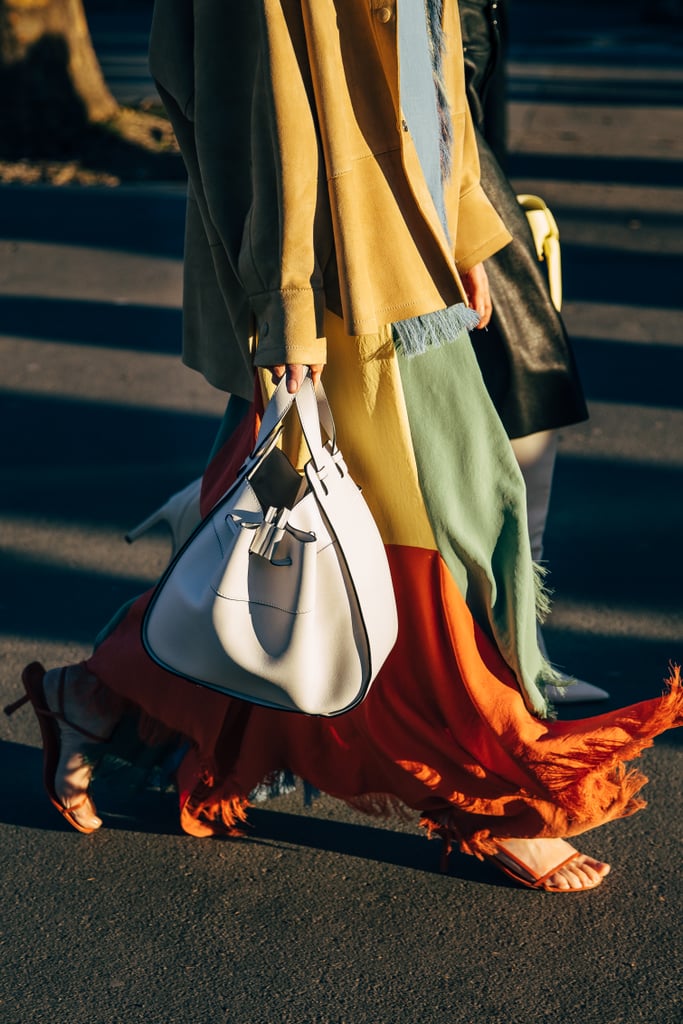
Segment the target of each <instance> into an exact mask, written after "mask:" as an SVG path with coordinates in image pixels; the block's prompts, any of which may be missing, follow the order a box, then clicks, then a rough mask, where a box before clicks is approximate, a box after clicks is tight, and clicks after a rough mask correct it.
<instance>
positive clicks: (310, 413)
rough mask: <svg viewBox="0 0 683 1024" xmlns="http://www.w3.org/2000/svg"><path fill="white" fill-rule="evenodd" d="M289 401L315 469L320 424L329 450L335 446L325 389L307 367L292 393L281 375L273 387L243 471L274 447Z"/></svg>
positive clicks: (330, 411)
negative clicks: (297, 388) (330, 445)
mask: <svg viewBox="0 0 683 1024" xmlns="http://www.w3.org/2000/svg"><path fill="white" fill-rule="evenodd" d="M292 405H294V406H295V408H296V411H297V414H298V416H299V421H300V423H301V429H302V431H303V434H304V438H305V439H306V444H307V446H308V450H309V452H310V453H311V458H312V460H313V464H314V465H315V467H316V469H318V470H319V469H320V463H321V460H320V455H319V453H321V452H322V447H323V444H322V434H321V428H322V430H324V431H325V433H326V434H327V436H328V437H329V439H330V441H331V444H332V451H333V452H335V451H336V450H337V441H336V429H335V426H334V419H333V417H332V410H331V409H330V405H329V402H328V401H327V395H326V394H325V389H324V388H323V386H322V384H321V383H320V381H318V383H317V384H316V385H314V384H313V379H312V377H311V374H310V370H309V371H308V372H307V374H306V376H305V377H304V379H303V381H302V382H301V386H300V387H299V390H298V391H297V392H296V394H293V395H292V394H290V393H289V392H288V391H287V384H286V380H285V378H284V377H283V378H282V380H281V381H280V383H279V384H278V385H277V387H276V388H275V391H274V392H273V394H272V396H271V399H270V401H269V402H268V405H267V406H266V408H265V410H264V413H263V418H262V420H261V427H260V429H259V432H258V435H257V437H256V443H255V445H254V449H253V451H252V453H251V455H250V456H249V458H248V459H247V472H248V468H249V467H250V466H251V465H252V464H253V463H255V462H260V461H261V460H262V459H263V457H264V455H266V454H267V453H268V451H269V450H270V449H271V448H273V447H274V445H275V444H276V442H277V439H278V437H279V436H280V434H281V432H282V430H283V427H284V419H285V416H286V415H287V413H288V412H289V410H290V409H291V408H292Z"/></svg>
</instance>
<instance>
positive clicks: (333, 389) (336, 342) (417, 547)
mask: <svg viewBox="0 0 683 1024" xmlns="http://www.w3.org/2000/svg"><path fill="white" fill-rule="evenodd" d="M328 344H329V350H330V363H329V365H328V369H327V370H326V373H325V384H326V389H327V392H328V396H329V398H330V402H331V405H332V409H333V412H334V414H335V419H336V422H337V428H338V434H339V438H340V443H341V447H342V450H343V451H344V453H345V456H346V458H347V461H348V463H349V468H350V470H351V473H352V475H353V476H354V478H355V479H356V480H357V481H358V482H359V483H361V484H362V486H363V490H364V494H365V497H366V499H367V500H368V503H369V504H370V506H371V508H372V510H373V513H374V515H375V518H376V520H377V522H378V525H379V527H380V531H381V532H382V536H383V538H384V540H385V544H386V546H387V553H388V557H389V562H390V566H391V571H392V577H393V581H394V588H395V592H396V599H397V605H398V615H399V637H398V641H397V644H396V646H395V648H394V650H393V651H392V653H391V655H390V657H389V659H388V660H387V662H386V663H385V665H384V666H383V668H382V669H381V671H380V673H379V675H378V677H377V679H376V681H375V683H374V684H373V687H372V689H371V691H370V693H369V695H368V697H367V698H366V700H365V701H364V702H363V703H362V704H361V705H360V706H358V707H356V708H354V709H353V710H352V711H350V712H348V713H346V714H344V715H341V716H339V717H336V718H334V719H325V718H314V717H308V716H304V715H299V714H295V713H289V712H279V711H274V710H271V709H268V708H262V707H258V706H253V705H249V704H247V703H245V702H242V701H239V700H235V699H231V698H229V697H224V696H222V695H220V694H218V693H216V692H214V691H212V690H209V689H205V688H203V687H200V686H197V685H195V684H191V683H189V682H188V681H187V680H184V679H182V678H179V677H176V676H173V675H170V674H169V673H166V672H164V671H163V670H162V669H161V668H159V667H158V666H157V665H156V664H154V663H153V662H152V661H151V660H150V659H149V657H148V656H147V655H146V653H145V652H144V649H143V647H142V644H141V640H140V635H141V622H142V617H143V614H144V611H145V608H146V606H147V603H148V601H149V597H150V594H149V593H148V594H145V595H143V596H142V597H140V598H139V599H138V600H137V601H136V602H135V603H134V604H133V606H132V607H131V609H130V610H129V612H128V614H127V615H126V617H125V618H124V619H123V621H122V622H121V623H120V624H119V626H118V627H117V628H116V629H115V630H114V631H113V632H112V633H111V634H110V635H109V637H107V639H106V640H104V642H103V643H102V644H101V645H100V646H99V647H98V648H97V650H96V651H95V653H94V654H93V656H92V657H91V658H90V660H89V661H88V663H87V665H88V668H89V669H90V670H91V671H92V672H94V673H95V674H96V675H97V676H98V678H99V679H100V681H101V683H102V684H103V685H104V686H105V687H106V688H107V689H109V690H110V691H112V692H113V694H115V695H116V696H117V697H118V698H120V699H122V700H123V701H124V702H126V703H127V704H128V705H130V706H132V707H133V708H134V709H135V710H136V711H137V712H138V714H139V719H140V730H141V735H142V736H143V738H144V737H147V738H148V739H149V741H150V742H153V741H155V740H158V739H159V738H161V737H162V735H164V734H166V735H167V734H168V732H169V731H170V732H172V733H176V734H180V735H182V736H184V737H185V738H186V739H187V740H188V741H189V746H188V751H187V753H186V755H185V756H184V759H183V761H182V763H181V765H180V767H179V770H178V786H179V790H180V793H181V824H182V827H183V829H184V830H185V831H186V832H189V833H191V834H192V835H197V836H207V835H215V834H221V833H223V834H225V833H232V834H235V833H236V832H238V831H239V824H240V822H242V821H244V820H245V818H246V814H247V809H248V806H249V794H250V793H252V792H253V791H254V790H255V789H257V787H259V786H260V785H261V784H262V783H264V782H268V780H269V779H272V778H274V777H275V776H276V775H277V774H278V773H279V772H282V771H287V772H291V773H293V774H295V775H297V776H299V777H301V778H303V779H305V780H307V781H308V782H309V783H310V784H311V785H313V786H315V787H316V788H318V789H319V790H321V791H323V792H325V793H328V794H330V795H332V796H334V797H338V798H339V799H341V800H344V801H346V802H347V803H349V804H351V805H353V806H354V807H356V808H359V809H361V810H365V811H368V812H369V813H388V812H390V811H391V810H392V809H394V808H396V809H397V808H399V807H401V808H406V807H407V808H411V809H413V810H414V811H416V812H417V813H418V815H419V817H420V820H421V822H422V824H423V825H424V826H425V827H426V828H427V829H428V830H429V831H431V832H436V833H438V834H440V835H442V836H443V837H444V838H445V839H446V840H448V841H451V840H452V841H456V842H457V843H458V844H459V845H460V847H461V849H462V850H463V851H465V852H471V853H475V854H481V853H485V852H493V849H494V848H493V845H492V839H493V838H495V837H506V836H508V837H510V836H517V837H538V836H562V837H568V836H573V835H577V834H579V833H581V832H585V831H587V830H588V829H591V828H594V827H596V826H597V825H600V824H602V823H603V822H605V821H609V820H611V819H614V818H619V817H624V816H626V815H629V814H632V813H633V812H634V811H636V810H638V809H639V808H641V807H642V806H644V801H642V800H641V799H640V798H639V797H638V795H637V794H638V792H639V791H640V789H641V788H642V786H643V785H644V783H645V782H646V779H645V778H644V776H643V775H642V774H640V773H639V772H637V771H634V770H627V768H626V767H625V765H626V762H628V761H630V760H632V759H634V758H636V757H637V756H638V755H639V754H640V753H641V751H642V750H643V749H644V748H646V747H648V746H650V745H651V744H652V741H653V739H654V737H655V736H656V735H658V734H659V733H661V732H663V731H665V730H666V729H669V728H672V727H673V726H676V725H681V724H683V688H682V686H681V679H680V672H679V670H678V669H675V670H674V671H672V676H671V679H670V681H669V686H668V690H667V692H666V693H665V694H664V695H663V696H662V697H660V698H658V699H654V700H648V701H644V702H642V703H640V704H636V705H633V706H632V707H628V708H625V709H622V710H618V711H612V712H608V713H606V714H602V715H599V716H596V717H593V718H588V719H583V720H580V721H571V722H559V721H553V720H550V719H548V718H542V717H539V715H538V714H534V713H533V712H532V711H531V710H529V706H530V704H532V705H533V703H534V701H533V694H532V697H531V698H530V696H529V693H528V692H525V690H524V687H523V686H521V685H520V683H519V682H518V680H519V678H520V671H519V668H518V666H517V671H516V672H515V671H513V668H511V667H510V664H511V663H514V658H512V657H510V656H509V655H508V656H507V657H506V656H504V654H503V653H502V652H503V651H505V650H506V643H507V650H508V651H509V650H510V649H511V648H514V649H516V648H517V647H519V648H523V647H524V643H525V642H527V644H528V636H527V638H526V641H525V639H524V637H522V636H517V634H516V633H515V630H516V631H517V633H520V632H521V631H523V630H524V629H526V631H527V634H528V632H529V630H530V629H531V628H534V629H535V627H534V626H533V624H531V625H527V626H525V614H524V609H522V613H521V614H517V613H518V611H519V609H518V605H519V604H520V603H524V602H525V601H526V602H527V604H528V603H530V604H531V605H533V601H534V598H533V595H530V594H525V593H520V586H519V581H518V580H516V581H515V580H513V581H509V580H505V579H497V578H496V574H495V572H493V574H489V575H488V576H487V574H486V573H485V572H482V571H481V566H479V565H477V564H474V563H476V558H475V556H474V555H470V554H468V550H467V544H465V543H464V542H463V543H459V542H458V538H453V544H452V545H451V546H450V548H449V551H448V552H446V551H445V550H444V547H445V545H444V542H443V540H442V537H443V529H444V527H443V523H444V521H445V518H444V515H442V514H441V513H440V512H439V510H438V509H436V510H434V509H432V508H430V502H433V503H434V504H435V505H437V504H438V502H439V501H440V500H442V499H441V498H440V487H441V484H442V481H441V480H440V478H439V477H438V467H437V470H436V473H437V476H436V477H434V471H433V467H432V469H430V467H429V466H428V465H426V462H428V461H429V459H428V455H425V452H426V451H427V452H428V451H429V446H428V445H425V442H424V438H422V440H421V441H420V442H419V443H417V444H416V443H414V442H415V439H416V437H417V435H418V433H419V431H420V429H422V428H423V427H424V420H425V416H426V415H427V413H426V411H425V410H426V409H427V407H428V406H429V407H431V406H434V407H438V406H439V402H438V401H434V402H430V401H429V397H428V398H427V402H426V404H425V398H424V395H425V393H427V396H429V388H430V387H432V388H437V387H438V388H439V389H441V391H443V388H444V387H448V386H451V387H452V388H453V395H452V403H451V405H452V409H453V416H452V421H451V422H449V423H447V424H443V422H440V423H439V424H433V423H432V424H431V426H432V428H433V433H434V446H435V449H436V450H437V451H439V450H440V456H441V458H443V457H444V451H443V446H444V444H445V443H450V444H452V445H453V446H463V445H469V447H470V449H471V448H472V447H473V441H472V436H473V435H472V424H471V422H469V423H468V424H463V423H461V422H460V420H461V418H462V407H465V406H466V402H465V401H464V399H463V403H462V407H461V405H460V403H459V401H458V397H459V396H458V388H463V387H464V388H466V389H467V391H468V396H467V397H468V399H469V400H470V401H473V400H474V401H476V402H477V403H479V402H481V403H483V404H484V405H485V404H486V403H487V402H488V397H487V395H486V392H485V389H484V387H483V384H482V383H481V380H480V378H479V377H478V371H476V373H475V375H474V377H472V378H470V379H469V381H463V375H464V373H465V370H464V369H463V367H462V365H460V366H459V367H458V371H457V373H455V374H454V379H453V380H452V381H449V380H448V379H446V380H444V373H445V372H446V370H445V368H446V367H447V366H450V355H449V347H448V346H446V348H445V349H444V350H442V351H441V353H440V354H439V355H437V356H435V357H434V359H433V360H430V356H429V354H428V355H426V356H419V357H416V359H415V360H411V363H413V364H414V365H413V366H412V367H411V368H410V371H409V372H408V373H404V372H403V370H402V367H401V366H400V360H399V359H397V357H396V355H395V353H394V350H393V346H392V344H391V339H390V338H389V337H388V335H387V336H373V337H372V338H359V339H351V338H348V337H345V336H344V335H343V334H342V332H341V330H340V329H339V325H338V324H337V323H336V322H334V321H333V318H331V322H330V325H329V330H328ZM466 345H467V348H469V345H468V344H467V343H466ZM454 352H455V347H454V350H453V363H454V365H455V364H456V363H457V358H456V357H455V355H454ZM458 358H460V359H465V360H466V361H467V366H468V369H467V372H468V373H469V372H470V370H469V366H470V354H469V352H468V351H467V349H466V348H465V347H464V346H463V345H460V356H459V357H458ZM472 361H473V357H472ZM418 364H421V365H422V366H424V368H425V369H424V371H423V370H421V369H420V368H419V365H418ZM415 365H418V371H416V370H415ZM430 367H431V373H432V380H431V383H430V381H429V379H428V377H429V373H430ZM472 372H474V371H472ZM416 374H417V375H416ZM420 374H423V377H422V379H421V378H420ZM425 375H426V376H425ZM417 389H419V391H420V395H419V396H418V398H414V396H415V395H416V391H417ZM425 389H426V392H425ZM478 389H479V390H478ZM420 401H422V405H420ZM441 404H442V405H443V403H441ZM448 407H449V408H450V407H451V406H448ZM416 409H417V412H416ZM470 420H471V417H470ZM257 425H258V416H257V412H256V409H255V407H252V410H251V412H250V414H249V415H248V416H247V417H246V418H245V419H244V420H243V421H242V423H241V424H240V426H239V427H238V428H237V430H236V431H235V433H234V434H233V436H232V437H231V438H230V439H229V440H228V441H227V442H226V444H225V445H224V447H223V449H222V450H221V451H220V452H219V453H218V455H217V456H216V458H214V460H213V461H212V462H211V464H210V465H209V467H208V469H207V471H206V473H205V475H204V479H203V484H202V510H203V512H207V511H208V510H209V509H210V508H211V506H212V505H213V503H214V502H215V501H216V500H217V499H218V498H219V497H220V496H221V494H222V493H223V492H224V491H225V490H226V489H227V487H228V486H229V484H230V482H231V480H232V479H233V478H234V475H235V473H236V472H237V469H238V468H239V466H240V465H241V463H242V461H243V459H244V457H245V456H246V455H247V454H248V452H249V451H250V449H251V447H252V444H253V441H254V438H255V434H256V430H257ZM461 428H462V429H461ZM486 429H487V430H488V431H490V432H496V431H498V432H497V433H496V436H495V438H492V437H487V438H486V439H484V440H482V439H481V438H479V441H478V443H479V444H480V446H481V448H482V450H483V451H485V452H487V453H489V454H490V452H491V450H494V451H495V450H496V446H498V449H500V451H504V454H503V455H500V454H495V455H494V458H493V465H494V469H495V472H496V474H497V476H499V477H501V478H502V477H506V478H507V477H508V476H509V477H510V478H511V479H512V480H513V484H510V485H508V484H507V483H505V482H504V481H503V482H502V483H501V482H500V481H498V484H497V490H495V493H493V495H491V496H489V500H490V502H494V503H498V504H500V505H501V506H505V508H506V513H505V517H504V518H505V520H506V521H508V520H509V519H510V508H511V506H512V505H513V504H514V503H515V502H516V503H517V505H518V506H521V507H522V508H523V490H522V489H519V490H518V491H516V492H515V487H516V486H517V485H516V484H515V483H514V480H516V477H515V472H516V470H515V468H514V461H513V459H512V456H511V455H509V454H508V453H507V449H509V445H508V443H507V439H506V438H505V435H504V432H503V431H502V427H499V424H498V422H497V420H496V418H495V415H494V416H493V418H492V417H491V415H490V413H489V412H488V411H487V419H486ZM468 430H469V432H470V433H469V434H468ZM285 443H286V444H289V445H290V448H291V447H292V446H293V445H294V444H295V441H294V440H292V439H289V441H288V440H287V439H286V440H285ZM459 455H460V456H461V457H460V458H459V462H458V465H459V466H460V469H459V473H460V477H461V486H462V488H467V487H469V488H476V487H477V486H480V487H481V486H484V487H487V486H488V487H489V489H491V486H490V481H489V482H488V483H487V481H488V480H489V478H488V477H487V472H488V471H487V469H486V466H484V468H483V469H482V466H481V465H480V463H479V461H478V460H477V459H475V458H473V457H471V456H470V454H469V453H468V452H467V451H465V453H464V456H463V453H462V451H460V452H459ZM456 461H458V460H456ZM490 464H491V460H490V459H489V469H490ZM510 465H512V467H513V468H512V469H510ZM468 466H471V471H470V472H469V479H465V478H466V477H467V476H468V469H467V467H468ZM441 489H442V490H443V488H442V487H441ZM513 492H514V493H515V494H516V497H515V500H514V502H513V501H512V499H511V497H510V495H511V494H513ZM457 497H458V496H457V495H454V496H453V500H454V501H456V502H457ZM486 498H487V495H486V494H484V500H486ZM475 507H476V506H475ZM513 511H515V514H518V516H519V518H520V520H521V523H522V526H523V525H524V516H523V511H519V508H518V509H517V510H513ZM475 518H476V517H475ZM462 519H463V533H464V534H465V535H466V534H467V531H468V523H467V522H466V514H465V510H464V508H463V511H462ZM470 526H471V524H470ZM475 527H476V522H475ZM475 532H476V531H475ZM511 536H513V537H518V536H519V534H518V533H514V532H513V534H511ZM475 540H476V537H475ZM515 543H517V541H515ZM519 543H520V544H521V550H520V552H519V553H517V552H515V553H513V555H514V558H517V559H518V561H519V562H520V564H522V563H523V562H524V559H525V558H528V552H527V550H526V549H525V547H524V544H523V543H522V542H521V541H520V542H519ZM475 548H476V544H475V543H474V542H472V543H470V545H469V550H470V551H474V550H475ZM454 550H456V551H457V552H459V554H460V556H461V557H462V560H463V563H462V564H463V567H464V568H463V570H462V571H463V572H464V573H465V574H467V573H469V576H467V579H468V581H469V582H471V584H472V590H473V591H474V590H475V589H476V587H477V586H478V594H477V596H476V598H475V599H474V601H472V600H471V599H470V594H469V593H468V602H467V603H466V602H465V599H464V597H463V593H462V580H461V579H460V580H459V579H457V577H458V576H459V575H460V574H459V571H458V569H457V567H456V568H455V569H454V563H453V551H454ZM501 557H502V556H501V552H500V550H495V551H494V552H493V554H492V557H491V561H492V562H493V561H494V560H495V561H498V562H501ZM509 557H510V553H509V552H508V562H509ZM514 558H513V561H514ZM499 571H500V570H499ZM528 576H529V579H531V578H532V574H531V573H530V572H529V574H528ZM482 580H483V582H481V581H482ZM477 581H479V583H477ZM526 589H527V590H528V587H527V588H526ZM503 591H504V592H505V593H504V599H505V601H507V602H508V605H509V606H510V607H509V608H508V609H507V610H506V609H505V608H504V607H503V609H502V611H501V596H500V595H501V593H502V592H503ZM487 600H489V603H490V604H491V605H493V604H494V603H495V604H497V615H498V621H496V615H495V614H491V615H489V614H487V610H486V601H487ZM473 605H474V608H475V613H474V614H473V608H472V606H473ZM482 608H483V611H482ZM515 615H517V620H516V621H515V624H514V626H513V627H512V628H511V636H507V637H504V638H503V641H501V640H500V639H499V635H500V633H501V629H503V630H504V627H501V625H500V622H501V621H503V622H505V621H511V620H513V619H514V616H515ZM531 661H532V662H533V653H532V656H531Z"/></svg>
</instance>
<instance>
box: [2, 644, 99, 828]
mask: <svg viewBox="0 0 683 1024" xmlns="http://www.w3.org/2000/svg"><path fill="white" fill-rule="evenodd" d="M45 674H46V673H45V669H44V668H43V666H42V665H41V664H40V663H39V662H37V661H34V662H31V664H30V665H27V666H26V668H25V669H24V671H23V672H22V674H21V680H22V682H23V684H24V689H25V690H26V693H25V694H24V696H23V697H20V698H19V700H17V701H15V702H14V703H13V704H9V705H8V706H7V707H6V708H5V714H6V715H13V714H14V712H15V711H17V710H18V709H19V708H20V707H22V706H23V705H24V704H27V703H30V704H31V706H32V708H33V710H34V711H35V713H36V717H37V719H38V724H39V726H40V733H41V737H42V741H43V784H44V786H45V791H46V792H47V795H48V797H49V799H50V802H51V803H52V805H53V806H54V807H56V809H57V810H58V811H59V813H60V814H62V815H63V816H64V818H65V819H66V820H67V821H68V823H69V824H70V825H71V826H72V827H73V828H75V829H76V830H77V831H78V832H83V833H84V834H85V835H90V834H91V833H93V832H96V831H97V829H98V828H99V827H100V825H101V824H102V822H101V821H100V819H99V818H98V817H97V815H96V813H95V805H94V804H93V802H92V799H91V798H90V796H89V794H88V790H87V788H85V789H84V791H83V798H82V799H81V800H80V801H78V802H77V803H74V804H71V805H70V806H69V807H67V806H65V805H64V803H62V800H61V799H60V797H59V795H58V794H57V791H56V789H55V777H56V773H57V768H58V767H59V761H60V756H61V753H62V728H61V725H60V723H63V724H64V726H66V727H67V728H69V729H72V730H74V731H75V732H77V733H80V734H81V735H82V736H85V737H86V739H89V740H91V741H92V742H95V743H102V742H106V740H107V739H109V737H102V736H96V735H95V734H94V733H92V732H89V731H88V730H87V729H85V728H83V727H81V726H79V725H75V724H74V723H73V722H70V721H69V720H68V719H67V718H66V715H65V710H64V684H65V680H66V669H65V668H62V669H60V672H59V680H58V684H57V710H56V711H53V710H52V709H51V708H50V707H49V705H48V703H47V698H46V696H45V686H44V679H45ZM74 753H76V751H74ZM81 767H83V768H85V767H86V762H85V760H83V764H82V766H81ZM75 770H76V769H74V771H75ZM88 804H89V805H90V807H91V808H92V820H93V824H92V825H86V824H83V823H82V822H81V821H79V820H78V817H77V816H76V815H77V812H78V811H81V810H82V809H83V808H84V807H85V806H86V805H88ZM95 822H96V823H97V824H95Z"/></svg>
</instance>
